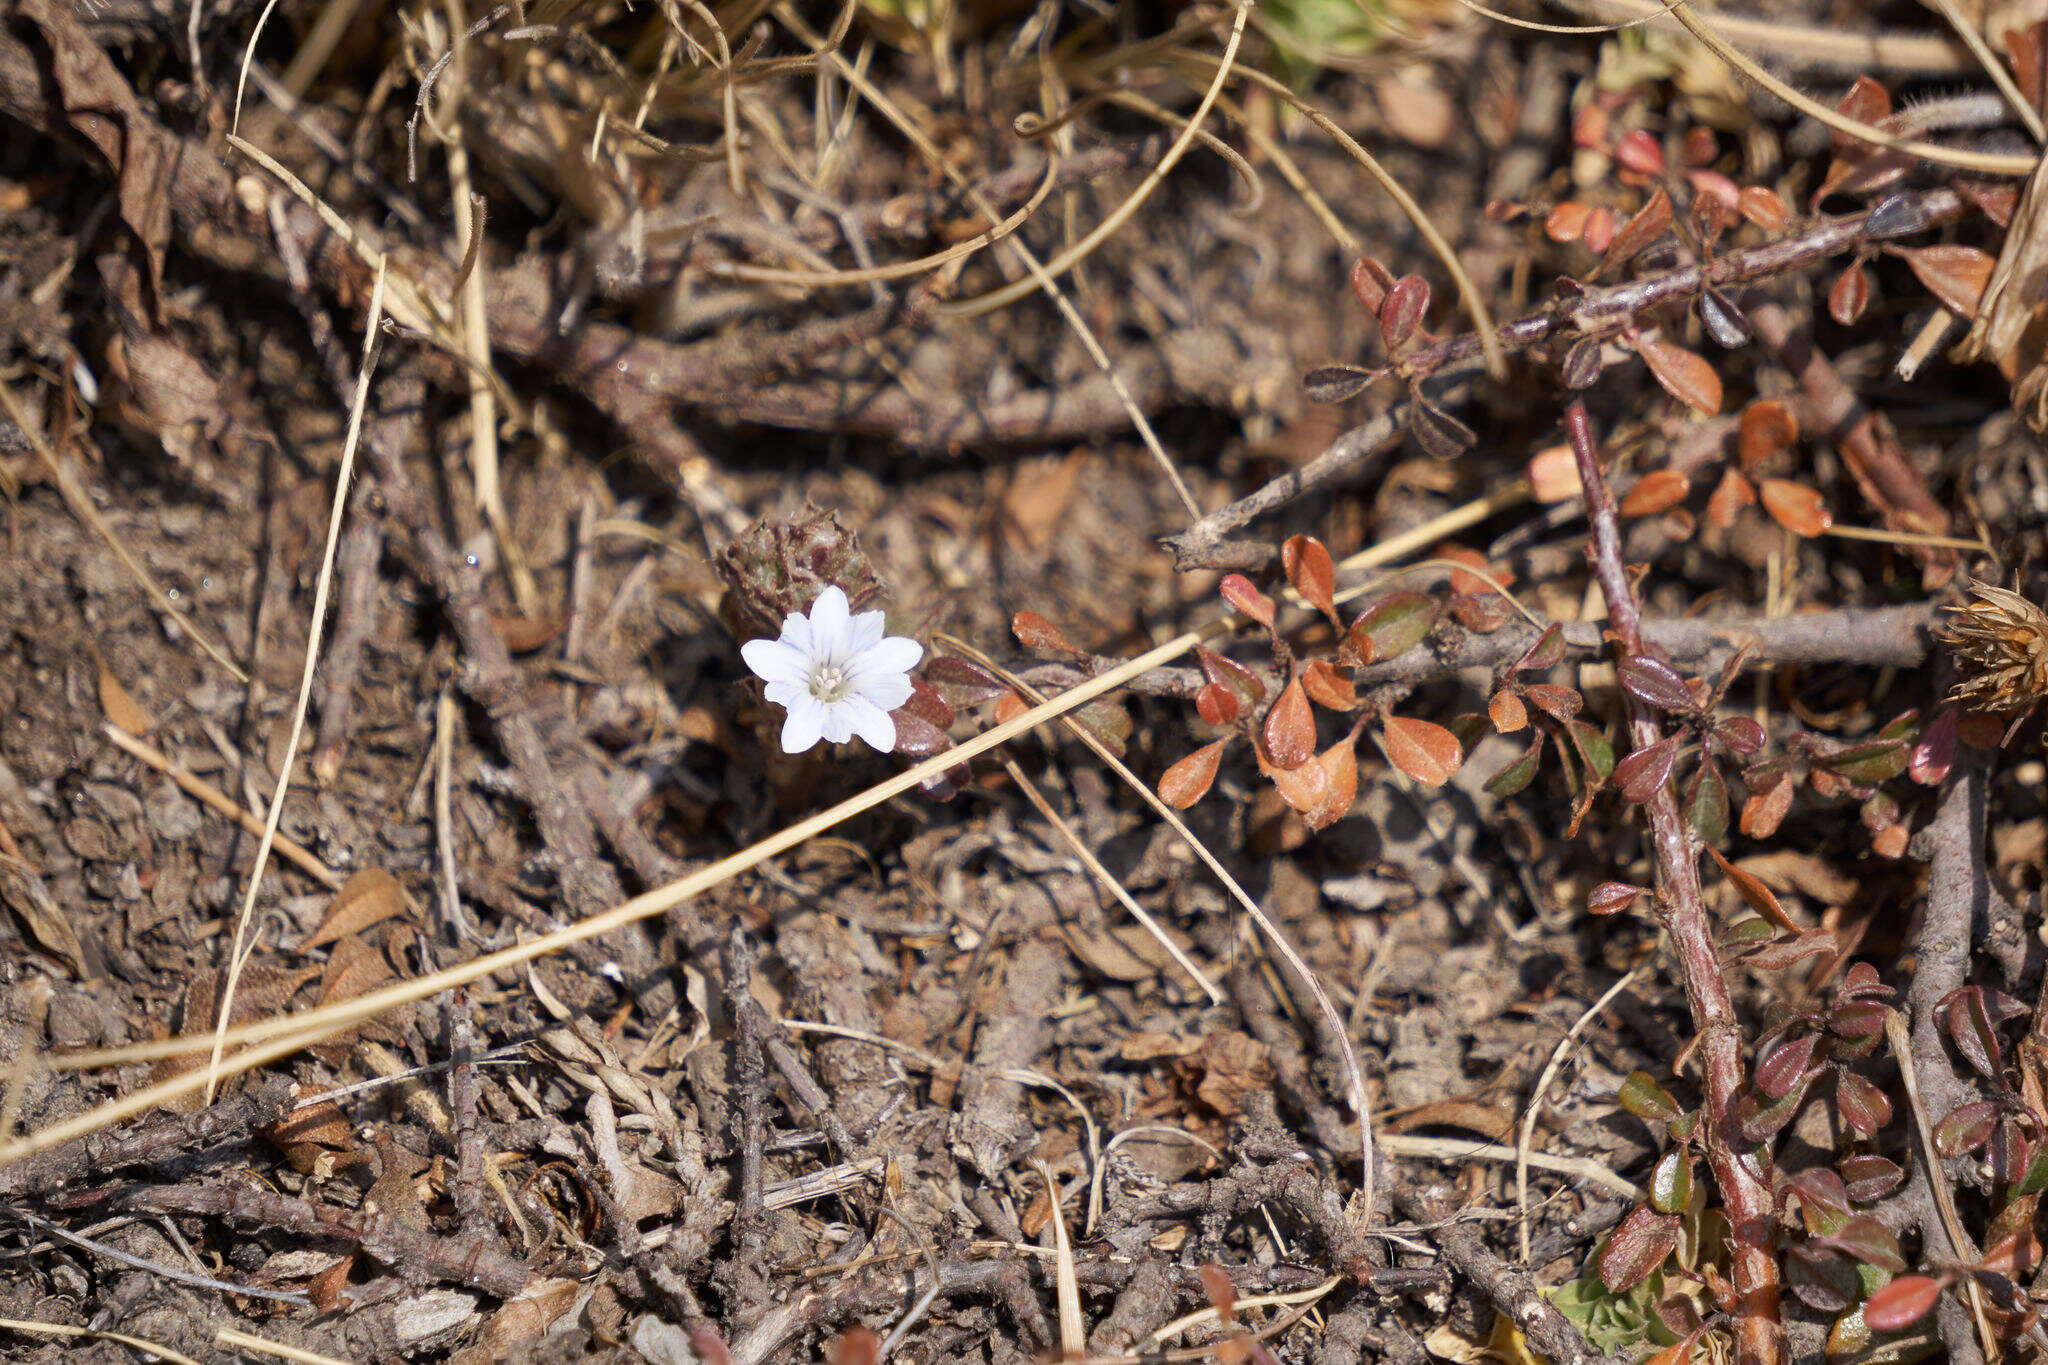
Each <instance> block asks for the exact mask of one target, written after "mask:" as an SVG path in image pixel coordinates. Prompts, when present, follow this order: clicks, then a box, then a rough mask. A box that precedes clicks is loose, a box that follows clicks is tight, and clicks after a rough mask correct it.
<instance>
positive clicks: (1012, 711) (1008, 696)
mask: <svg viewBox="0 0 2048 1365" xmlns="http://www.w3.org/2000/svg"><path fill="white" fill-rule="evenodd" d="M1030 709H1031V703H1030V702H1027V701H1025V700H1024V699H1023V698H1022V697H1020V696H1018V695H1017V694H1016V693H1015V692H1005V693H1003V695H1002V696H1000V697H997V698H996V724H998V725H1005V724H1008V723H1009V722H1010V721H1013V720H1015V719H1017V717H1019V716H1021V715H1023V714H1024V713H1025V712H1026V711H1029V710H1030Z"/></svg>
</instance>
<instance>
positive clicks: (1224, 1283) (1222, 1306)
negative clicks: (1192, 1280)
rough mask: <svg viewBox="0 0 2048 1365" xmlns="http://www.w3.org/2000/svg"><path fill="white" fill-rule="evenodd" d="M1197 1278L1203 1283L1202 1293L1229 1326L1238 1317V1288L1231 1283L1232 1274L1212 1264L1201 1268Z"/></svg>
mask: <svg viewBox="0 0 2048 1365" xmlns="http://www.w3.org/2000/svg"><path fill="white" fill-rule="evenodd" d="M1195 1276H1196V1278H1197V1279H1199V1280H1200V1281H1201V1282H1202V1293H1204V1294H1205V1295H1207V1296H1208V1299H1209V1306H1210V1307H1211V1308H1213V1309H1215V1310H1216V1316H1217V1317H1218V1318H1220V1319H1222V1320H1223V1323H1224V1325H1225V1326H1228V1325H1229V1324H1230V1323H1231V1322H1232V1320H1233V1319H1234V1318H1235V1317H1236V1315H1237V1286H1236V1285H1233V1284H1232V1283H1231V1282H1230V1272H1229V1271H1227V1270H1225V1269H1224V1268H1223V1267H1222V1266H1220V1265H1217V1264H1215V1263H1214V1262H1210V1263H1207V1264H1204V1265H1202V1266H1201V1267H1199V1268H1198V1269H1197V1270H1196V1271H1195Z"/></svg>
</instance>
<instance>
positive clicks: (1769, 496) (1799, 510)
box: [1757, 479, 1835, 539]
mask: <svg viewBox="0 0 2048 1365" xmlns="http://www.w3.org/2000/svg"><path fill="white" fill-rule="evenodd" d="M1757 493H1758V496H1759V497H1761V498H1762V499H1763V504H1764V510H1765V511H1766V512H1769V513H1770V514H1771V516H1772V517H1773V518H1774V519H1775V520H1776V521H1777V523H1778V524H1779V525H1780V526H1783V527H1784V528H1785V529H1786V530H1788V531H1790V532H1791V533H1792V534H1793V535H1795V536H1805V537H1807V538H1808V539H1812V538H1813V537H1814V536H1817V535H1819V534H1820V533H1821V532H1823V531H1825V530H1827V529H1828V527H1830V526H1833V525H1834V524H1835V518H1834V514H1833V513H1831V512H1829V511H1828V506H1827V503H1825V502H1823V501H1822V500H1821V496H1820V494H1819V493H1818V492H1816V491H1815V490H1813V489H1811V488H1808V487H1807V486H1806V485H1805V484H1803V483H1794V482H1792V480H1790V479H1765V480H1764V481H1763V484H1762V486H1761V487H1760V488H1759V489H1758V490H1757Z"/></svg>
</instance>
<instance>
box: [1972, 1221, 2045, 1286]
mask: <svg viewBox="0 0 2048 1365" xmlns="http://www.w3.org/2000/svg"><path fill="white" fill-rule="evenodd" d="M2040 1260H2041V1242H2040V1239H2039V1238H2037V1237H2035V1236H2034V1230H2033V1229H2032V1228H2020V1229H2017V1230H2016V1231H2013V1232H2008V1233H2006V1234H2005V1235H2004V1236H2003V1237H2001V1238H1999V1239H1998V1240H1997V1241H1996V1242H1995V1243H1993V1244H1992V1246H1991V1249H1990V1250H1989V1251H1986V1252H1985V1253H1984V1254H1983V1256H1981V1257H1979V1258H1978V1261H1977V1269H1979V1270H1983V1271H1989V1272H1990V1273H1991V1274H1994V1275H2003V1276H2005V1277H2006V1278H2007V1279H2024V1278H2025V1277H2026V1274H2027V1272H2028V1271H2030V1270H2032V1269H2033V1268H2034V1266H2035V1265H2037V1264H2038V1263H2039V1262H2040Z"/></svg>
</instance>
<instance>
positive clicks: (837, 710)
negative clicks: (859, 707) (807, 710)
mask: <svg viewBox="0 0 2048 1365" xmlns="http://www.w3.org/2000/svg"><path fill="white" fill-rule="evenodd" d="M851 704H852V703H851V700H850V699H848V698H845V697H842V698H840V699H839V700H838V701H833V702H819V703H818V705H819V707H820V708H822V709H823V711H824V712H825V717H824V722H823V724H824V732H825V738H826V739H829V740H831V741H832V742H833V743H834V744H844V743H846V741H847V740H849V739H852V738H853V715H852V713H851V712H850V711H849V710H848V709H847V708H848V707H849V706H850V705H851Z"/></svg>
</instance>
